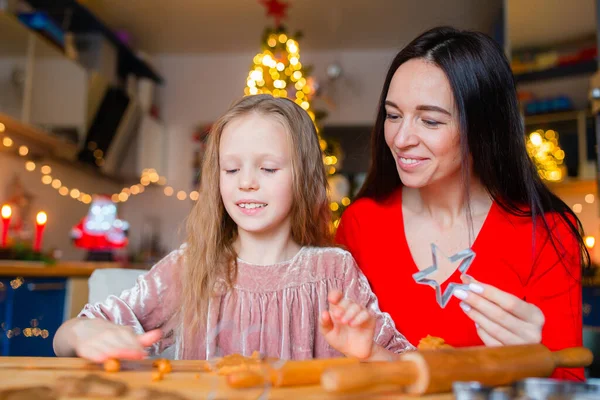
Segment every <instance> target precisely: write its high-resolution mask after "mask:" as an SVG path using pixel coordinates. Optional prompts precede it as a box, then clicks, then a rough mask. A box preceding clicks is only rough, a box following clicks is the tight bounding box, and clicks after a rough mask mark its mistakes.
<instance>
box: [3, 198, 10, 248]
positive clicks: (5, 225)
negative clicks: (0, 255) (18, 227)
mask: <svg viewBox="0 0 600 400" xmlns="http://www.w3.org/2000/svg"><path fill="white" fill-rule="evenodd" d="M11 216H12V209H11V208H10V206H9V205H8V204H5V205H3V206H2V247H6V239H7V238H8V227H9V225H10V217H11Z"/></svg>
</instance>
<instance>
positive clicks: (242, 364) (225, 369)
mask: <svg viewBox="0 0 600 400" xmlns="http://www.w3.org/2000/svg"><path fill="white" fill-rule="evenodd" d="M262 361H263V360H262V358H261V356H260V353H259V352H258V351H255V352H253V353H252V355H251V356H250V357H245V356H243V355H241V354H230V355H228V356H225V357H223V358H222V359H221V360H219V361H218V362H217V364H216V372H217V374H218V375H229V374H232V373H235V372H242V371H252V370H258V369H260V366H261V363H262Z"/></svg>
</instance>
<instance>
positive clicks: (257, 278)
mask: <svg viewBox="0 0 600 400" xmlns="http://www.w3.org/2000/svg"><path fill="white" fill-rule="evenodd" d="M184 246H185V245H184ZM184 246H182V247H181V248H180V249H179V250H176V251H173V252H172V253H170V254H169V255H167V256H166V257H165V258H164V259H162V260H161V261H160V262H158V263H157V264H156V265H155V266H154V267H153V268H152V269H151V270H150V271H148V272H147V273H146V274H144V275H142V276H140V277H139V278H138V280H137V283H136V285H135V286H134V287H133V288H131V289H128V290H125V291H124V292H123V293H121V295H120V296H110V297H109V298H107V299H106V300H105V301H104V302H102V303H97V304H87V305H86V306H85V307H84V309H83V310H82V311H81V313H80V314H79V316H80V317H87V318H104V319H106V320H109V321H112V322H114V323H116V324H120V325H128V326H131V327H132V328H133V329H134V330H135V332H137V333H143V332H146V331H149V330H152V329H156V328H159V329H161V330H162V332H163V339H162V340H161V341H160V342H158V343H157V344H155V345H154V346H153V348H151V349H150V354H151V355H157V354H160V353H162V352H163V351H164V350H165V349H167V348H170V349H171V350H172V357H173V358H175V359H211V358H214V357H220V356H224V355H227V354H233V353H238V354H242V355H245V356H250V355H251V354H252V352H253V351H255V350H257V351H259V352H260V353H261V354H263V355H265V356H267V357H275V358H281V359H310V358H329V357H339V356H341V354H340V353H339V352H338V351H336V350H334V349H333V348H332V347H331V346H329V344H328V343H327V342H326V340H325V338H324V337H323V336H322V335H321V334H320V332H319V317H320V314H321V312H322V311H324V310H327V309H328V302H327V293H328V292H329V291H330V290H332V289H338V290H341V291H342V292H343V293H344V295H345V296H346V297H348V298H350V299H352V300H354V301H356V302H357V303H360V304H362V305H364V306H366V307H367V308H368V309H369V310H370V312H371V313H372V314H373V315H374V316H375V317H376V320H377V326H376V330H375V337H374V340H375V341H376V342H377V343H378V344H380V345H381V346H383V347H385V348H387V349H389V350H391V351H393V352H396V353H401V352H404V351H407V350H414V347H413V346H412V345H411V344H410V343H409V342H408V341H407V340H406V339H405V338H404V336H403V335H401V334H400V333H398V331H397V330H396V328H395V326H394V322H393V321H392V319H391V318H390V316H389V315H388V314H387V313H383V312H381V311H380V310H379V306H378V303H377V298H376V297H375V295H374V294H373V292H372V291H371V288H370V287H369V284H368V282H367V280H366V278H365V277H364V275H363V274H362V273H361V272H360V270H359V269H358V267H357V266H356V263H355V261H354V259H353V258H352V256H351V255H350V253H348V252H347V251H345V250H342V249H338V248H331V247H329V248H317V247H303V248H302V249H301V250H300V251H299V252H298V253H297V254H296V255H295V256H294V257H293V258H292V259H291V260H288V261H285V262H281V263H277V264H273V265H256V264H251V263H248V262H245V261H243V260H241V259H238V276H237V280H236V282H235V285H234V287H233V289H232V290H229V291H225V292H223V293H222V294H220V295H217V296H215V297H213V298H212V299H211V301H210V303H209V311H208V316H207V318H208V319H207V324H206V329H203V330H202V332H200V333H198V334H196V335H195V337H193V338H190V337H188V335H186V334H185V328H186V326H185V321H184V322H183V323H181V322H177V321H175V318H173V316H174V315H175V314H176V312H177V311H178V307H179V305H178V296H179V295H180V293H181V284H180V278H179V276H180V275H179V274H180V273H181V271H182V267H183V262H184V250H183V249H184Z"/></svg>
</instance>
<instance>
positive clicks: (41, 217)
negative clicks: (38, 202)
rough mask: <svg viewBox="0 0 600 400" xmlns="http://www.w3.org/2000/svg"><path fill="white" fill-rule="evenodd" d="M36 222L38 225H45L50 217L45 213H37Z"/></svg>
mask: <svg viewBox="0 0 600 400" xmlns="http://www.w3.org/2000/svg"><path fill="white" fill-rule="evenodd" d="M35 220H36V222H37V224H38V225H45V224H46V222H47V221H48V215H47V214H46V213H45V212H43V211H40V212H39V213H37V217H36V218H35Z"/></svg>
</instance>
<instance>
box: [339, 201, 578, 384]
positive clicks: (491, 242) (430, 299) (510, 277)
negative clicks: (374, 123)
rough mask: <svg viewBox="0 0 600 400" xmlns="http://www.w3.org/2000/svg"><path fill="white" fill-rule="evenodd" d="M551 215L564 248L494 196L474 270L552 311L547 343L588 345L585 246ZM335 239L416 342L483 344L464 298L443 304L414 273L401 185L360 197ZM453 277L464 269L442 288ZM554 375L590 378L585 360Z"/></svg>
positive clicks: (477, 244)
mask: <svg viewBox="0 0 600 400" xmlns="http://www.w3.org/2000/svg"><path fill="white" fill-rule="evenodd" d="M547 220H548V223H549V224H550V225H551V227H552V228H553V229H552V232H553V234H555V237H556V238H557V239H558V240H557V242H559V243H558V246H557V247H558V248H559V251H560V253H561V254H560V255H559V254H557V251H556V250H555V249H554V247H553V246H552V244H551V243H550V242H549V240H548V235H547V233H546V231H545V230H544V229H543V228H542V225H541V223H538V224H536V236H535V241H532V238H533V237H532V229H533V223H532V220H531V218H524V217H517V216H514V215H512V214H510V213H507V212H506V211H504V210H503V209H502V208H500V206H498V205H497V204H496V203H493V204H492V207H491V209H490V212H489V214H488V216H487V218H486V220H485V222H484V224H483V227H482V228H481V231H480V232H479V234H478V236H477V238H476V240H475V243H474V244H473V246H472V250H473V251H474V252H475V254H476V256H475V259H474V261H473V263H472V264H471V266H470V268H469V270H468V271H467V274H468V275H471V276H472V277H473V278H474V279H476V280H478V281H480V282H483V283H488V284H491V285H493V286H495V287H497V288H499V289H501V290H504V291H506V292H508V293H512V294H514V295H515V296H517V297H519V298H521V299H523V300H525V301H527V302H530V303H532V304H535V305H536V306H538V307H539V308H540V309H541V310H542V312H543V313H544V316H545V318H546V323H545V325H544V328H543V331H542V343H543V344H544V345H546V346H547V347H548V348H550V349H551V350H557V349H562V348H565V347H572V346H581V345H582V313H581V311H582V310H581V284H580V277H581V262H580V259H579V247H578V245H577V242H576V240H575V238H574V236H573V235H572V234H571V233H570V231H569V230H568V227H567V225H566V224H565V223H564V222H563V221H562V220H560V219H558V218H556V217H553V215H549V217H548V218H547ZM336 239H337V241H338V243H340V244H341V245H343V246H345V247H346V248H347V249H348V250H349V251H350V252H351V253H352V255H353V256H354V258H355V259H356V262H357V263H358V265H359V267H360V268H361V269H362V271H363V272H364V274H365V276H366V277H367V279H368V280H369V283H370V284H371V288H372V290H373V291H374V292H375V294H376V295H377V297H378V299H379V305H380V308H381V310H382V311H385V312H388V313H389V314H390V315H391V317H392V319H393V320H394V322H395V323H396V327H397V328H398V330H399V331H400V332H401V333H403V334H404V335H405V336H406V338H407V339H408V340H409V341H410V342H411V343H413V344H414V345H417V344H418V343H419V340H420V339H421V338H423V337H425V336H427V335H432V336H438V337H441V338H443V339H445V340H446V342H447V343H449V344H450V345H452V346H455V347H463V346H477V345H482V344H483V342H482V341H481V339H480V338H479V336H478V335H477V331H476V330H475V324H474V323H473V321H472V320H471V319H470V318H469V317H467V316H466V314H465V313H464V312H463V311H462V309H461V308H460V307H459V302H460V301H459V300H458V299H456V298H452V299H451V300H450V302H449V303H448V305H447V306H446V308H444V309H442V308H441V307H440V306H439V305H438V304H437V302H436V300H435V294H434V290H433V288H431V287H429V286H426V285H420V284H417V283H416V282H415V281H414V280H413V278H412V274H413V273H415V272H417V271H418V268H417V266H416V264H415V263H414V261H413V258H412V255H411V253H410V250H409V247H408V243H407V241H406V236H405V233H404V221H403V216H402V190H397V191H396V192H394V193H393V194H392V195H391V196H390V197H389V198H388V199H386V200H385V201H383V202H376V201H374V200H372V199H366V198H363V199H359V200H358V201H356V202H355V203H354V204H353V205H351V206H350V207H349V208H348V209H347V210H346V211H345V212H344V215H343V218H342V221H341V223H340V225H339V228H338V231H337V236H336ZM533 245H535V248H536V251H535V253H534V252H532V246H533ZM561 245H562V246H561ZM563 246H564V248H565V249H566V251H562V247H563ZM561 259H562V260H563V262H562V263H561V262H559V261H560V260H561ZM450 282H460V276H459V272H458V271H456V272H455V273H454V275H453V276H452V277H450V278H449V279H448V280H447V281H446V282H445V283H444V284H443V285H442V289H443V290H444V289H445V287H446V285H447V284H448V283H450ZM553 377H555V378H563V379H576V380H583V379H584V372H583V369H582V368H580V369H557V370H556V371H555V373H554V375H553Z"/></svg>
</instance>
